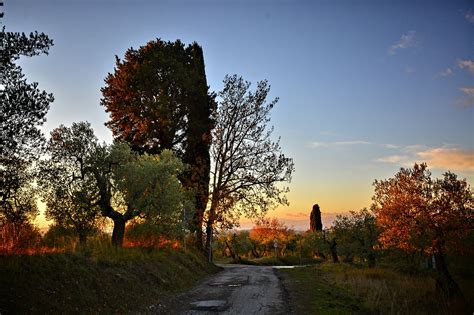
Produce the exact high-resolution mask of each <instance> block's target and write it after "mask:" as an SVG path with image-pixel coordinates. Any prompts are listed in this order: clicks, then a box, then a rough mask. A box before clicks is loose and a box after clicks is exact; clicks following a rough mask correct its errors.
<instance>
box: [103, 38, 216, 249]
mask: <svg viewBox="0 0 474 315" xmlns="http://www.w3.org/2000/svg"><path fill="white" fill-rule="evenodd" d="M105 84H106V85H105V86H104V87H103V88H102V89H101V92H102V95H103V98H102V99H101V105H102V106H104V107H105V109H106V111H107V112H108V113H109V114H110V120H109V121H108V122H107V123H106V125H107V126H108V127H109V128H110V129H111V130H112V133H113V135H114V138H115V139H117V140H120V141H126V142H127V143H128V144H130V146H131V147H132V149H133V150H134V151H138V152H140V153H143V152H146V153H148V154H159V153H161V152H162V151H163V150H165V149H170V150H172V151H173V152H175V153H176V155H177V156H179V157H180V158H182V160H183V162H184V163H185V164H187V165H189V167H188V168H187V169H186V170H185V171H184V173H183V174H182V175H181V176H180V178H181V181H182V184H183V186H185V187H186V188H187V189H189V190H191V191H193V193H194V196H193V205H192V207H191V209H189V213H192V216H193V217H192V220H191V222H190V228H191V231H193V233H195V234H196V241H197V242H196V245H197V246H198V247H202V236H203V235H202V225H203V216H204V212H205V210H206V205H207V202H208V196H209V178H210V177H209V176H210V175H209V171H210V163H211V162H210V154H209V149H210V145H211V130H212V128H213V125H214V122H213V119H212V116H213V115H214V111H215V108H216V103H215V100H214V99H215V95H214V93H212V92H210V91H209V87H208V85H207V81H206V74H205V67H204V56H203V51H202V48H201V47H200V46H199V45H198V44H197V43H195V42H194V43H192V44H191V45H188V46H185V45H184V44H183V43H182V42H181V41H180V40H177V41H175V42H166V41H163V40H161V39H156V40H153V41H150V42H148V43H147V44H146V45H144V46H141V47H140V48H138V49H133V48H130V49H128V50H127V51H126V52H125V57H124V59H123V60H120V59H119V58H118V57H116V64H115V69H114V72H113V73H109V74H108V75H107V77H106V79H105Z"/></svg>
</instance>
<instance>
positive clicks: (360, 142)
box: [309, 140, 370, 148]
mask: <svg viewBox="0 0 474 315" xmlns="http://www.w3.org/2000/svg"><path fill="white" fill-rule="evenodd" d="M366 144H370V142H367V141H363V140H355V141H334V142H311V144H310V145H309V146H310V147H311V148H321V147H324V148H327V147H339V146H348V145H366Z"/></svg>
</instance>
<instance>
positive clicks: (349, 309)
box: [278, 265, 371, 314]
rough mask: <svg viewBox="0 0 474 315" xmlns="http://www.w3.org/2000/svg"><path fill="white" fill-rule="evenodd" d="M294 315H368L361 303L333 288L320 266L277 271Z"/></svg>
mask: <svg viewBox="0 0 474 315" xmlns="http://www.w3.org/2000/svg"><path fill="white" fill-rule="evenodd" d="M278 272H279V274H280V275H281V276H282V278H283V281H284V284H285V287H286V289H287V291H288V293H289V295H290V303H291V306H292V310H293V311H294V312H295V313H296V314H370V313H371V312H370V310H369V309H368V308H366V307H365V306H364V305H363V302H362V300H360V299H358V298H357V297H355V296H354V295H353V294H351V293H350V292H349V291H347V290H345V289H344V288H341V287H338V286H335V285H334V283H332V282H331V281H330V279H329V278H328V277H326V276H325V275H324V272H323V270H322V268H321V267H320V266H316V265H315V266H310V267H300V268H294V269H280V270H279V271H278Z"/></svg>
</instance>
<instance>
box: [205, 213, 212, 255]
mask: <svg viewBox="0 0 474 315" xmlns="http://www.w3.org/2000/svg"><path fill="white" fill-rule="evenodd" d="M212 221H213V220H211V219H210V218H209V219H208V220H207V226H206V253H207V257H208V261H209V262H212V225H213V222H212Z"/></svg>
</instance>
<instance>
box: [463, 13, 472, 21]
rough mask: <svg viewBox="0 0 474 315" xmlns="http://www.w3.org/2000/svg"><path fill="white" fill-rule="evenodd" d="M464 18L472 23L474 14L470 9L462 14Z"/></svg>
mask: <svg viewBox="0 0 474 315" xmlns="http://www.w3.org/2000/svg"><path fill="white" fill-rule="evenodd" d="M464 18H465V19H466V20H467V21H468V22H469V23H474V14H473V13H472V12H471V11H468V12H466V15H464Z"/></svg>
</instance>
